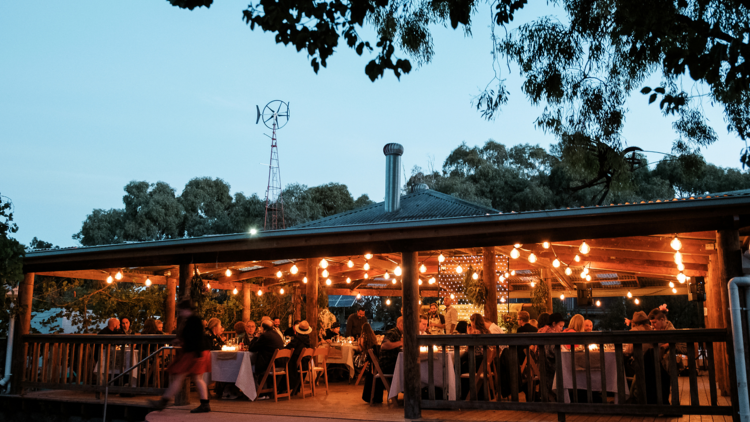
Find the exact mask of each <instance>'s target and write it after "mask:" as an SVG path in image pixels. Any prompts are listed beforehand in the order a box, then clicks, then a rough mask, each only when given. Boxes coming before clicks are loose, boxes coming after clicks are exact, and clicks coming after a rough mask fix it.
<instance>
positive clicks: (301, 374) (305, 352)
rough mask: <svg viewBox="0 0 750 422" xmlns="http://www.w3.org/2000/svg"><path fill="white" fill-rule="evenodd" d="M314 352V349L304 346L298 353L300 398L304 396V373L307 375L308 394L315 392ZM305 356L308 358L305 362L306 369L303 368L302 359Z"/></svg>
mask: <svg viewBox="0 0 750 422" xmlns="http://www.w3.org/2000/svg"><path fill="white" fill-rule="evenodd" d="M314 353H315V350H313V349H309V348H305V349H302V353H300V355H299V359H297V372H299V381H300V394H302V398H303V399H304V398H305V375H307V383H308V386H309V387H310V394H311V395H312V394H314V393H315V386H314V385H313V370H312V368H313V363H312V359H313V354H314ZM305 358H310V362H308V363H307V369H303V365H304V363H303V360H304V359H305Z"/></svg>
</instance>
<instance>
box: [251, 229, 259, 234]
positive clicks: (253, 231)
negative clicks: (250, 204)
mask: <svg viewBox="0 0 750 422" xmlns="http://www.w3.org/2000/svg"><path fill="white" fill-rule="evenodd" d="M250 234H251V235H256V234H258V230H257V229H250Z"/></svg>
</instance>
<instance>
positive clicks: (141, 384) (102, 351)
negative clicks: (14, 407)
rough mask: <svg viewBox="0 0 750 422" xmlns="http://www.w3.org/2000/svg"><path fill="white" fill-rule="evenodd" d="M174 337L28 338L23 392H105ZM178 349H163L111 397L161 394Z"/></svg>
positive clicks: (114, 389) (25, 340)
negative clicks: (109, 382)
mask: <svg viewBox="0 0 750 422" xmlns="http://www.w3.org/2000/svg"><path fill="white" fill-rule="evenodd" d="M174 338H175V336H174V335H92V334H27V335H24V336H23V338H22V341H23V343H24V346H23V357H24V359H23V363H24V367H23V371H22V373H21V388H22V390H23V391H24V392H26V391H29V390H34V389H56V390H79V391H94V392H97V393H98V392H104V387H105V385H106V383H107V381H109V380H110V379H112V378H113V377H115V376H117V375H118V374H121V373H123V372H124V371H125V370H126V369H128V368H130V367H131V366H133V365H134V364H136V363H138V361H140V360H141V359H143V358H145V357H147V356H149V355H150V354H151V353H153V352H155V351H156V350H158V349H159V347H161V346H164V345H168V344H170V343H171V342H172V340H174ZM174 353H175V351H174V350H163V351H161V352H160V353H158V354H156V355H154V356H153V357H152V358H151V359H149V360H148V361H147V362H146V363H144V364H143V365H142V367H141V368H138V369H137V370H133V373H132V374H130V375H127V376H125V377H122V378H120V379H119V380H117V381H116V382H115V384H114V385H112V386H110V387H109V391H110V392H111V393H132V394H161V393H163V392H164V391H165V390H166V388H167V386H168V384H169V377H168V374H167V372H166V368H167V366H168V365H169V363H170V362H171V361H172V359H173V358H174Z"/></svg>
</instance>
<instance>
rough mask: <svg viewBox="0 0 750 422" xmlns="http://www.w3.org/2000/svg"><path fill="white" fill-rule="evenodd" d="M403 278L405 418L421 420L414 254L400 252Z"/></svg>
mask: <svg viewBox="0 0 750 422" xmlns="http://www.w3.org/2000/svg"><path fill="white" fill-rule="evenodd" d="M401 265H402V266H403V269H404V270H403V273H404V277H403V279H402V282H401V286H402V288H403V292H402V301H401V304H402V306H403V313H404V418H406V419H419V418H421V417H422V409H421V399H422V377H421V375H420V366H419V344H418V343H417V334H418V331H419V305H418V303H417V301H418V300H419V285H418V284H419V269H418V268H417V267H418V266H419V261H418V257H417V253H416V252H403V253H402V254H401Z"/></svg>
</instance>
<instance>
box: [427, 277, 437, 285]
mask: <svg viewBox="0 0 750 422" xmlns="http://www.w3.org/2000/svg"><path fill="white" fill-rule="evenodd" d="M436 281H437V280H435V277H432V278H430V279H429V280H427V283H428V284H435V282H436Z"/></svg>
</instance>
